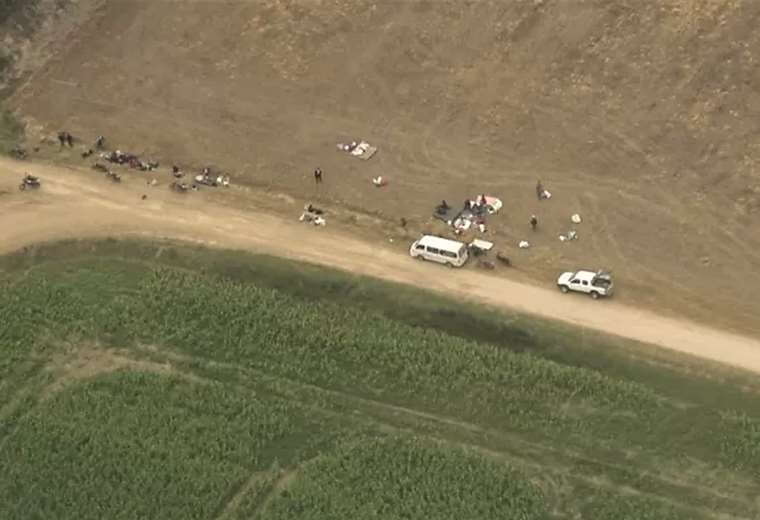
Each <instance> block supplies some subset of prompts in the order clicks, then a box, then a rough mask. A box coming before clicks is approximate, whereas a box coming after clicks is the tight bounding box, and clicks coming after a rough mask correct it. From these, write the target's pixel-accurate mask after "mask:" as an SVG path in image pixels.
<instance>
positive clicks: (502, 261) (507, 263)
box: [496, 251, 512, 267]
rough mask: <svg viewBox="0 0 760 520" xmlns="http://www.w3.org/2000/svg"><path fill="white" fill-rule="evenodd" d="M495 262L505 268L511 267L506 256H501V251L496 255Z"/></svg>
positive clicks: (510, 262)
mask: <svg viewBox="0 0 760 520" xmlns="http://www.w3.org/2000/svg"><path fill="white" fill-rule="evenodd" d="M496 260H498V261H499V262H501V263H502V264H503V265H504V266H506V267H512V261H511V260H510V259H509V257H508V256H506V255H505V254H503V253H502V252H501V251H499V252H498V253H496Z"/></svg>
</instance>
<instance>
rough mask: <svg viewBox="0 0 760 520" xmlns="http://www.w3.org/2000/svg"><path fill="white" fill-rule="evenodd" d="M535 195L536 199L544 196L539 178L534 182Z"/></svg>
mask: <svg viewBox="0 0 760 520" xmlns="http://www.w3.org/2000/svg"><path fill="white" fill-rule="evenodd" d="M536 197H538V200H541V199H543V198H544V186H543V184H541V181H540V180H539V181H538V182H537V183H536Z"/></svg>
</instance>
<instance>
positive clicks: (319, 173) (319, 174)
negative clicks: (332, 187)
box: [314, 167, 322, 184]
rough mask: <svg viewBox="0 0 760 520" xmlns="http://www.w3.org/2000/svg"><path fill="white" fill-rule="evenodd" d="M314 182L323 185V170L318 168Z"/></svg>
mask: <svg viewBox="0 0 760 520" xmlns="http://www.w3.org/2000/svg"><path fill="white" fill-rule="evenodd" d="M314 182H315V183H317V184H322V168H319V167H317V169H316V170H314Z"/></svg>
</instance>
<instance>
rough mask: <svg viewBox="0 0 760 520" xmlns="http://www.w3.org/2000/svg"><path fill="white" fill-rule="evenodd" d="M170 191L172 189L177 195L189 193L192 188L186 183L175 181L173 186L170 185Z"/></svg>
mask: <svg viewBox="0 0 760 520" xmlns="http://www.w3.org/2000/svg"><path fill="white" fill-rule="evenodd" d="M169 189H171V190H172V191H176V192H177V193H187V190H189V189H190V187H189V186H188V185H187V184H185V183H184V182H177V181H174V182H172V183H171V184H169Z"/></svg>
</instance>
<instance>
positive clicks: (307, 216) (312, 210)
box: [298, 203, 327, 226]
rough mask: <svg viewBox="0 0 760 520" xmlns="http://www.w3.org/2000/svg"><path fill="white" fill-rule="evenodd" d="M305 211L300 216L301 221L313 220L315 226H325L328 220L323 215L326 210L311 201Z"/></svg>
mask: <svg viewBox="0 0 760 520" xmlns="http://www.w3.org/2000/svg"><path fill="white" fill-rule="evenodd" d="M303 209H304V211H303V213H301V216H300V217H299V218H298V220H299V221H301V222H311V223H312V224H314V225H315V226H324V225H325V224H327V221H326V220H325V219H324V217H323V216H322V215H323V214H324V211H323V210H321V209H319V208H316V207H314V206H312V205H311V203H309V204H307V205H306V206H304V208H303Z"/></svg>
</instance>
